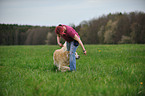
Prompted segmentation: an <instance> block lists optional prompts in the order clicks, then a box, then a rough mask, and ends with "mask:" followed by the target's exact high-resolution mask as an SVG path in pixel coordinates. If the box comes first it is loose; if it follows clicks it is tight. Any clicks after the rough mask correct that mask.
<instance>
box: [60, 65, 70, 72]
mask: <svg viewBox="0 0 145 96" xmlns="http://www.w3.org/2000/svg"><path fill="white" fill-rule="evenodd" d="M67 70H68V71H69V70H70V68H69V67H67V66H61V72H66V71H67Z"/></svg>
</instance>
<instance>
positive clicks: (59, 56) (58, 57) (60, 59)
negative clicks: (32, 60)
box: [53, 42, 80, 72]
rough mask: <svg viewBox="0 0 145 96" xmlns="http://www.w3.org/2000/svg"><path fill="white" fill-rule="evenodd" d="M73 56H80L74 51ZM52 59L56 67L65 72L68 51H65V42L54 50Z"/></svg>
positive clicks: (77, 57)
mask: <svg viewBox="0 0 145 96" xmlns="http://www.w3.org/2000/svg"><path fill="white" fill-rule="evenodd" d="M75 57H76V59H79V58H80V56H79V55H78V54H77V52H76V53H75ZM53 60H54V65H55V66H56V67H57V70H59V71H61V72H65V71H67V70H69V67H68V65H69V51H67V48H66V42H65V43H64V45H63V47H62V48H61V49H58V50H55V52H54V53H53ZM57 70H56V71H57Z"/></svg>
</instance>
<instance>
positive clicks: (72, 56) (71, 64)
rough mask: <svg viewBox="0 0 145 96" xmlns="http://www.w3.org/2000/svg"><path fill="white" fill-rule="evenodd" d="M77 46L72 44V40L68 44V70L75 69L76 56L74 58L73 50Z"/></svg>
mask: <svg viewBox="0 0 145 96" xmlns="http://www.w3.org/2000/svg"><path fill="white" fill-rule="evenodd" d="M77 47H78V46H74V41H72V42H71V44H70V62H69V63H70V71H73V70H75V71H76V58H75V52H76V50H77Z"/></svg>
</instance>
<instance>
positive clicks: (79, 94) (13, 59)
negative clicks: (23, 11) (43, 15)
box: [0, 44, 145, 96]
mask: <svg viewBox="0 0 145 96" xmlns="http://www.w3.org/2000/svg"><path fill="white" fill-rule="evenodd" d="M85 47H86V50H87V56H85V55H83V52H82V49H81V47H80V46H79V48H78V49H77V52H78V53H79V55H80V56H81V58H80V59H79V60H77V71H76V72H65V73H61V72H55V71H54V70H53V52H54V51H55V50H56V49H58V48H59V47H58V46H47V45H44V46H0V96H145V86H144V85H145V45H137V44H135V45H85Z"/></svg>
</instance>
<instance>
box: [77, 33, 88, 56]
mask: <svg viewBox="0 0 145 96" xmlns="http://www.w3.org/2000/svg"><path fill="white" fill-rule="evenodd" d="M74 39H75V40H76V41H78V42H79V44H80V45H81V47H82V49H83V53H84V54H85V55H86V53H87V52H86V50H85V47H84V45H83V43H82V41H81V40H80V38H79V37H78V36H77V35H76V34H75V36H74Z"/></svg>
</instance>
